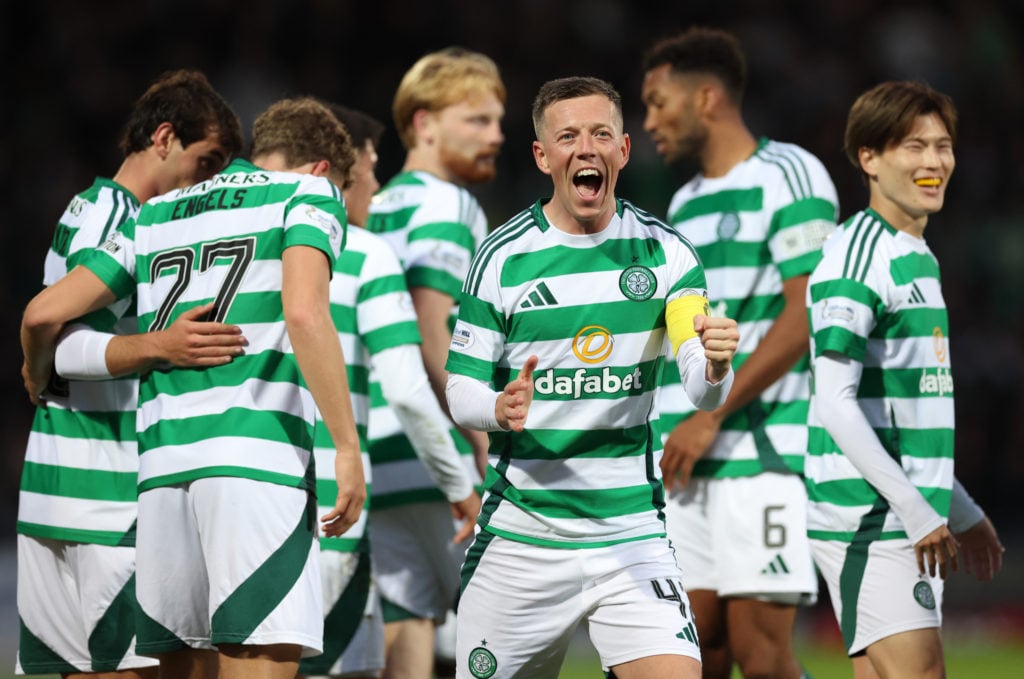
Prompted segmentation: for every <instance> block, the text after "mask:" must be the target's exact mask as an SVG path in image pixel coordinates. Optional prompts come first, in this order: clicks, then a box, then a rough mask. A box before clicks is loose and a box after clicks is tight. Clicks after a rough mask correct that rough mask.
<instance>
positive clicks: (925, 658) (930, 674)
mask: <svg viewBox="0 0 1024 679" xmlns="http://www.w3.org/2000/svg"><path fill="white" fill-rule="evenodd" d="M867 656H868V658H869V659H870V660H871V664H872V666H873V667H874V668H875V669H876V671H877V672H878V674H879V675H880V676H883V677H914V678H915V679H940V678H941V677H945V670H944V666H945V663H944V662H943V654H942V640H941V638H940V637H939V630H938V629H937V628H929V629H917V630H911V631H908V632H899V633H897V634H893V635H891V636H887V637H885V638H883V639H880V640H879V641H876V642H874V643H873V644H871V645H870V646H868V647H867Z"/></svg>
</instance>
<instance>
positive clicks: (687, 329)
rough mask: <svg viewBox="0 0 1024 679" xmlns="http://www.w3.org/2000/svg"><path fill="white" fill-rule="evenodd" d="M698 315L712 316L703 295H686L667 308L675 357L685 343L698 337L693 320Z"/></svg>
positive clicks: (668, 326)
mask: <svg viewBox="0 0 1024 679" xmlns="http://www.w3.org/2000/svg"><path fill="white" fill-rule="evenodd" d="M698 314H704V315H705V316H710V315H711V305H710V304H708V298H707V297H705V296H703V295H686V296H685V297H680V298H678V299H674V300H672V301H671V302H669V303H668V306H666V307H665V326H666V327H667V328H668V339H669V341H670V342H672V355H673V356H675V355H676V353H677V352H678V351H679V347H680V346H682V344H683V342H685V341H686V340H688V339H690V338H691V337H696V336H697V331H696V330H694V329H693V318H694V316H697V315H698Z"/></svg>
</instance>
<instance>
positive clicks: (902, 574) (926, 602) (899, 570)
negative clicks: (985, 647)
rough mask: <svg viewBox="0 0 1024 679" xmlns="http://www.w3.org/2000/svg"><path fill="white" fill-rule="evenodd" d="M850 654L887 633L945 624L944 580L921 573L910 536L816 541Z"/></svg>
mask: <svg viewBox="0 0 1024 679" xmlns="http://www.w3.org/2000/svg"><path fill="white" fill-rule="evenodd" d="M811 548H812V550H813V552H814V560H815V563H817V565H818V569H819V571H820V572H821V575H822V579H823V580H824V581H825V583H826V585H827V586H828V590H829V597H830V599H831V601H832V608H833V610H834V611H835V614H836V620H837V621H838V623H839V629H840V631H841V632H842V635H843V643H844V644H845V645H846V649H847V653H848V654H851V655H852V654H855V653H858V652H860V651H863V650H864V649H866V648H867V647H868V646H870V645H871V644H873V643H875V642H877V641H880V640H882V639H884V638H886V637H889V636H892V635H895V634H899V633H901V632H909V631H913V630H926V629H938V628H939V627H941V625H942V594H943V582H942V580H941V579H940V578H938V577H935V578H931V577H929V576H927V575H921V574H920V573H919V572H918V570H917V562H916V560H915V557H914V548H913V546H912V545H911V544H910V541H909V540H906V539H897V540H881V541H877V542H872V543H868V544H850V543H845V542H839V541H834V540H812V541H811Z"/></svg>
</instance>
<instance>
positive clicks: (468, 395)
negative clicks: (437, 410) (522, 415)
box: [446, 374, 506, 432]
mask: <svg viewBox="0 0 1024 679" xmlns="http://www.w3.org/2000/svg"><path fill="white" fill-rule="evenodd" d="M499 396H501V392H498V391H494V390H493V389H491V388H490V387H489V386H487V385H486V384H484V383H483V382H481V381H480V380H475V379H473V378H472V377H466V376H465V375H456V374H452V375H449V377H448V387H447V394H446V398H447V399H448V406H449V408H450V410H451V413H452V417H453V418H454V419H455V422H456V424H458V425H460V426H462V427H465V428H466V429H470V430H473V431H481V432H485V431H506V429H505V428H504V427H502V426H501V424H500V423H499V422H498V417H497V414H496V403H497V401H498V397H499Z"/></svg>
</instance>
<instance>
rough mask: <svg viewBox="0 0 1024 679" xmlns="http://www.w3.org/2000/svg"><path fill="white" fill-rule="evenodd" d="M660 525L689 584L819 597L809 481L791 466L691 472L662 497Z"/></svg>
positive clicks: (748, 593) (789, 597)
mask: <svg viewBox="0 0 1024 679" xmlns="http://www.w3.org/2000/svg"><path fill="white" fill-rule="evenodd" d="M665 525H666V529H667V532H668V537H669V540H671V542H672V546H673V548H674V549H675V552H676V560H677V561H678V562H679V568H680V569H681V570H682V571H683V582H684V583H685V584H686V589H687V590H688V591H693V590H696V589H705V590H711V591H714V592H718V595H719V596H722V597H727V596H734V597H742V598H747V599H759V600H762V601H772V602H775V603H779V604H787V605H798V604H799V605H810V604H813V603H814V602H815V601H816V600H817V596H818V576H817V574H816V573H815V571H814V561H813V559H812V558H811V549H810V545H809V543H808V539H807V489H806V488H805V486H804V482H803V479H801V478H800V477H799V476H797V475H795V474H775V473H765V474H760V475H758V476H747V477H740V478H724V479H708V478H695V479H691V480H690V483H688V484H687V485H686V487H685V488H683V489H682V490H676V491H674V492H673V493H672V494H671V495H670V496H669V498H668V499H667V500H666V506H665Z"/></svg>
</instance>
